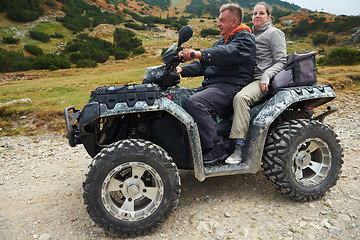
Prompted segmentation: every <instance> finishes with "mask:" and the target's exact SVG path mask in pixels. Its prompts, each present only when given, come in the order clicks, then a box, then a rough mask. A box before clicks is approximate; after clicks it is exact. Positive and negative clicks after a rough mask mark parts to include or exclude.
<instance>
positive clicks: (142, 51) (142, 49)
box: [133, 47, 145, 55]
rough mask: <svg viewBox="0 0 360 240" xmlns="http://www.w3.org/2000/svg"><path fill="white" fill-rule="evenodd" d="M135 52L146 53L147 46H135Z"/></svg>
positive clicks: (136, 53) (138, 53)
mask: <svg viewBox="0 0 360 240" xmlns="http://www.w3.org/2000/svg"><path fill="white" fill-rule="evenodd" d="M133 53H134V54H135V55H140V54H143V53H145V48H143V47H138V48H135V49H134V51H133Z"/></svg>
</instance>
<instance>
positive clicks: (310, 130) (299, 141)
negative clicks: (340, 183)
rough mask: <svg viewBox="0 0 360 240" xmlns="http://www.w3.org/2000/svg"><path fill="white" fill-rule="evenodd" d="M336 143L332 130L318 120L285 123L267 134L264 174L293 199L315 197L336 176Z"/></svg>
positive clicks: (338, 169)
mask: <svg viewBox="0 0 360 240" xmlns="http://www.w3.org/2000/svg"><path fill="white" fill-rule="evenodd" d="M339 142H340V141H339V140H338V139H337V135H336V134H335V132H334V131H333V130H332V129H330V128H329V127H327V126H326V125H324V124H322V123H320V122H318V121H311V120H292V121H289V122H285V123H283V124H282V125H280V126H278V127H276V128H275V129H274V130H272V132H271V133H270V134H269V135H268V137H267V140H266V144H265V148H264V155H263V169H264V174H265V176H266V178H267V179H268V181H269V182H270V183H271V184H272V185H274V186H275V187H276V188H277V189H279V190H280V191H281V192H282V193H284V194H287V195H289V196H290V197H291V198H293V199H296V200H302V201H311V200H315V199H319V198H321V197H322V196H324V195H325V193H326V191H328V190H329V189H330V188H331V187H332V186H334V185H335V184H336V181H337V180H338V179H339V174H340V173H341V164H342V163H343V160H342V157H343V154H342V148H341V146H340V144H339Z"/></svg>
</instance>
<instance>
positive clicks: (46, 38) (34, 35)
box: [30, 30, 50, 43]
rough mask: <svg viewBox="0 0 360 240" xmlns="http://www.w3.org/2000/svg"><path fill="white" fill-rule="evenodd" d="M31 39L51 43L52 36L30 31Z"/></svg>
mask: <svg viewBox="0 0 360 240" xmlns="http://www.w3.org/2000/svg"><path fill="white" fill-rule="evenodd" d="M30 38H32V39H34V40H38V41H41V42H43V43H47V42H49V41H50V36H49V35H48V34H47V33H44V32H41V31H36V30H31V31H30Z"/></svg>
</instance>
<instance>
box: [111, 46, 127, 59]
mask: <svg viewBox="0 0 360 240" xmlns="http://www.w3.org/2000/svg"><path fill="white" fill-rule="evenodd" d="M129 56H130V53H129V52H128V51H126V49H124V48H121V47H117V48H115V52H114V57H115V60H121V59H126V58H128V57H129Z"/></svg>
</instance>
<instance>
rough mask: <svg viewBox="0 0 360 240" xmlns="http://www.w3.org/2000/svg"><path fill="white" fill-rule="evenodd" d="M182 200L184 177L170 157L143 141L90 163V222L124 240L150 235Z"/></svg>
mask: <svg viewBox="0 0 360 240" xmlns="http://www.w3.org/2000/svg"><path fill="white" fill-rule="evenodd" d="M179 197H180V177H179V173H178V170H177V167H176V165H175V164H174V163H173V161H172V159H171V157H169V155H168V154H167V153H166V152H165V151H164V150H163V149H162V148H160V147H159V146H157V145H155V144H153V143H151V142H147V141H144V140H135V139H129V140H122V141H119V142H116V143H114V144H111V145H110V146H108V147H106V148H104V149H103V150H102V151H101V152H100V153H99V154H98V155H97V156H96V157H95V158H94V159H93V161H92V163H91V165H90V166H89V171H88V173H87V174H86V179H85V181H84V183H83V199H84V203H85V205H87V206H86V210H87V211H88V213H89V215H90V217H91V219H92V220H93V221H94V222H95V223H96V225H98V226H99V227H102V228H103V229H104V231H105V232H107V233H110V234H113V235H115V236H120V237H133V236H136V235H140V234H147V233H148V232H150V231H152V230H154V229H155V228H156V227H158V226H159V225H160V224H161V223H162V222H164V221H165V219H166V218H168V217H169V216H170V212H172V211H173V210H174V209H175V207H176V205H177V203H178V201H179Z"/></svg>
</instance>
